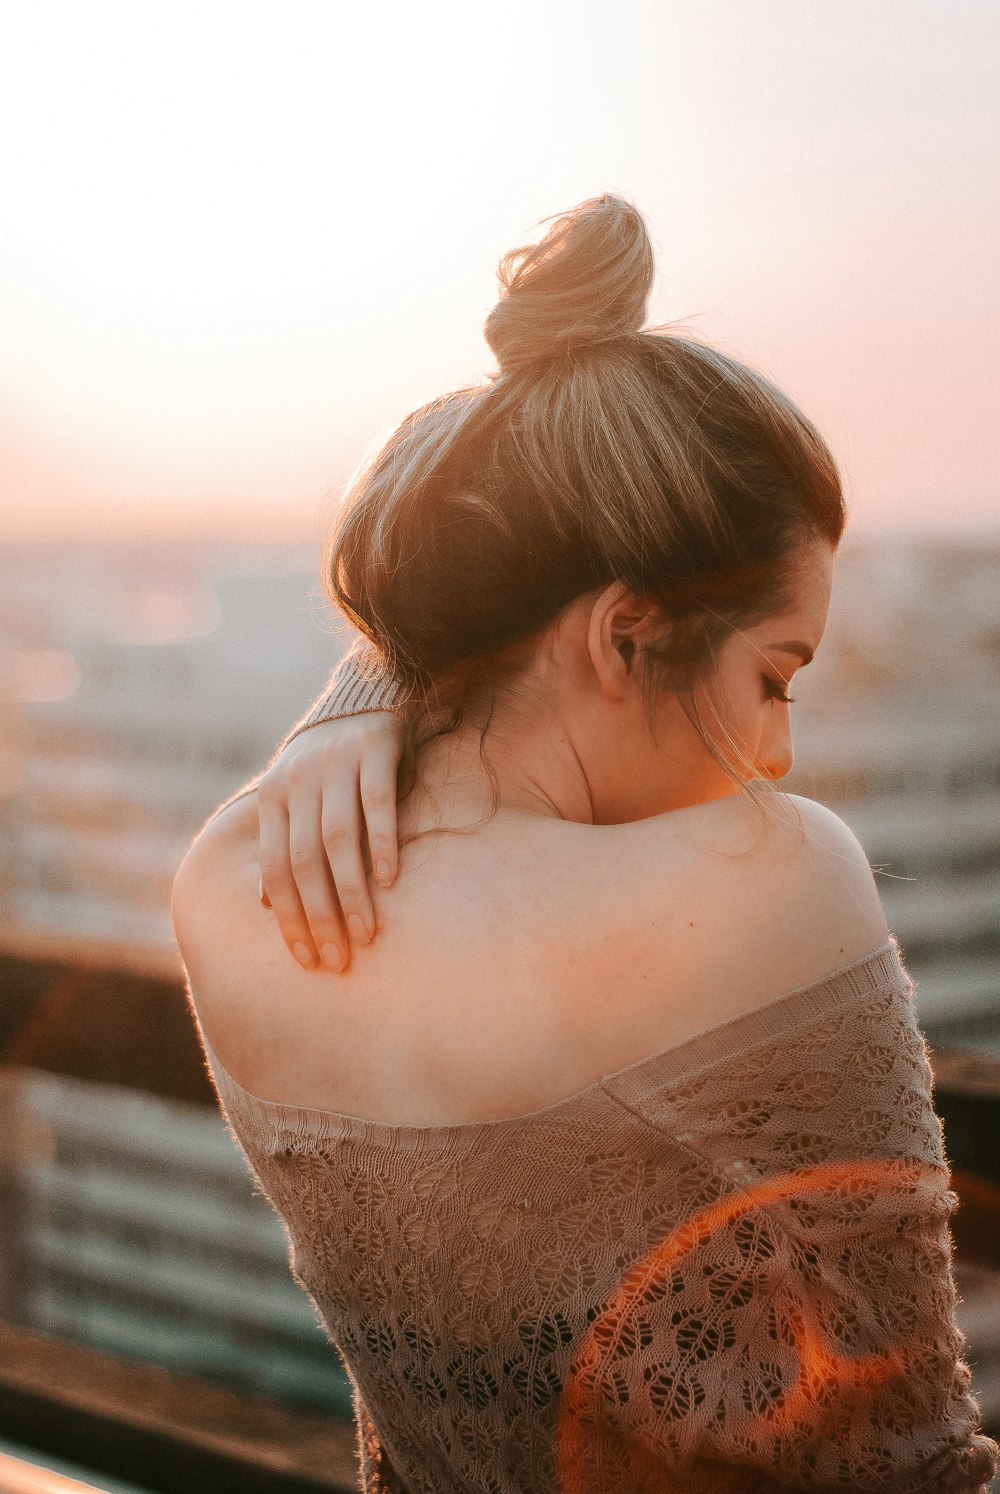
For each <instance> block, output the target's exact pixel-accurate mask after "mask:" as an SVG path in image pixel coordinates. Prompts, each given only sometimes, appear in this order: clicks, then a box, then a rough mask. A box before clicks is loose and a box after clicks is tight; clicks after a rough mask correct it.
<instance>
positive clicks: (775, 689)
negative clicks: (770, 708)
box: [761, 674, 795, 705]
mask: <svg viewBox="0 0 1000 1494" xmlns="http://www.w3.org/2000/svg"><path fill="white" fill-rule="evenodd" d="M761 679H762V680H763V681H764V684H765V685H766V686H767V693H768V695H771V696H773V697H774V699H775V700H780V701H781V702H782V703H783V704H784V705H794V704H795V696H794V695H786V694H785V692H784V690H782V688H781V686H780V685H776V684H775V682H774V680H772V679H771V676H770V675H768V674H763V675H761Z"/></svg>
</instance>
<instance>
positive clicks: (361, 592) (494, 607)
mask: <svg viewBox="0 0 1000 1494" xmlns="http://www.w3.org/2000/svg"><path fill="white" fill-rule="evenodd" d="M652 275H653V257H652V251H651V248H650V243H649V238H648V235H647V232H646V228H645V224H644V222H643V219H642V217H641V216H640V214H639V213H638V211H637V210H636V209H635V208H634V207H632V206H631V205H630V204H629V203H627V202H625V201H623V200H622V199H621V198H618V197H613V196H604V197H601V198H597V199H594V200H593V201H590V202H585V203H583V204H581V205H580V206H579V207H577V208H575V209H573V210H572V211H571V212H569V213H567V214H565V215H563V216H562V217H560V218H558V219H556V220H555V222H554V223H553V225H552V227H551V229H550V230H549V232H548V233H547V234H546V235H545V237H544V238H543V239H542V240H541V242H540V243H539V244H537V245H535V246H532V247H528V248H522V249H516V250H512V251H511V252H510V253H509V254H508V255H506V256H505V257H504V259H503V260H502V261H501V265H500V281H501V286H502V295H501V299H500V301H499V302H498V304H497V306H496V307H495V308H494V310H493V311H492V312H491V313H490V316H489V318H488V319H487V323H486V336H487V340H488V342H489V344H490V346H491V348H492V349H493V351H494V353H495V355H496V357H497V361H498V365H499V369H498V373H497V374H496V375H495V376H493V377H491V379H490V380H489V381H488V382H486V383H484V384H483V385H481V386H477V387H474V388H470V389H463V390H459V391H457V392H456V393H453V394H450V395H446V396H444V397H443V398H441V399H439V400H435V401H433V402H432V403H431V404H430V405H427V406H425V407H424V408H423V409H420V410H418V411H416V412H415V413H414V414H412V415H410V416H409V417H408V418H407V419H406V420H404V421H403V423H402V424H401V425H400V426H399V428H398V429H397V431H396V432H395V433H394V434H393V436H392V437H391V438H390V439H389V441H388V442H387V443H386V444H385V446H383V447H382V449H381V450H380V451H379V452H378V453H377V454H376V456H375V457H374V458H373V459H372V460H371V461H370V462H369V463H368V464H367V466H366V467H365V468H364V470H363V471H362V472H361V473H360V475H359V476H358V477H357V478H356V479H355V481H354V482H353V484H352V485H351V487H350V489H349V491H348V493H347V494H346V496H345V500H344V504H343V508H342V512H341V514H340V515H339V517H338V520H337V522H336V524H335V526H334V527H333V530H332V532H331V535H330V537H329V540H328V542H327V546H326V553H325V557H324V573H325V580H326V585H327V589H328V592H329V594H330V596H331V598H332V599H333V600H334V601H335V602H336V603H337V604H338V605H339V606H340V607H341V608H342V610H343V611H344V612H345V613H346V615H347V616H348V617H349V618H351V619H352V620H353V621H354V622H355V623H356V624H357V626H358V627H359V628H360V629H361V630H362V632H364V633H365V634H366V635H367V636H368V638H369V639H370V640H371V641H372V642H373V643H374V645H375V646H376V648H377V649H378V650H379V651H380V653H381V654H382V656H383V657H384V658H385V660H386V662H387V663H388V665H389V667H390V668H391V669H392V670H393V672H394V673H395V675H396V676H397V677H398V678H399V679H400V680H401V681H402V682H403V683H404V684H405V685H406V686H408V687H409V690H410V693H411V700H412V702H413V715H414V718H415V719H417V718H418V717H422V718H423V719H424V720H425V721H427V720H432V719H436V720H437V722H438V727H437V729H438V730H441V729H447V726H448V725H455V724H458V723H459V722H460V721H461V720H463V719H464V718H465V717H466V716H467V714H468V713H469V712H470V711H476V710H480V709H481V708H483V707H484V706H485V707H486V708H487V709H488V706H489V702H490V701H491V700H492V699H494V698H495V694H496V692H497V690H502V689H505V688H508V687H510V686H512V685H516V681H517V679H518V678H519V677H521V676H522V675H523V672H524V670H525V669H526V668H527V667H529V666H530V663H531V661H532V660H533V659H534V658H535V656H536V653H537V650H538V647H539V645H540V643H541V642H542V641H543V639H544V638H545V637H546V636H551V632H552V629H553V625H554V624H556V623H557V622H558V620H559V619H560V618H562V617H563V616H564V614H566V612H567V609H569V608H571V607H572V606H573V604H580V603H581V602H582V600H583V599H585V598H587V597H588V596H590V597H594V596H595V595H600V594H601V593H602V591H604V590H606V589H607V588H609V587H611V586H612V585H614V584H617V585H618V586H620V587H621V588H623V589H624V592H625V593H627V594H628V596H629V597H630V598H631V599H632V600H633V602H634V604H635V606H636V607H637V608H638V609H640V610H642V611H643V613H644V615H646V616H647V618H648V626H646V627H644V628H643V629H642V631H641V637H640V636H637V638H636V639H635V640H633V643H632V647H633V652H632V654H631V656H630V660H629V667H630V669H631V670H634V671H636V674H635V676H634V677H635V678H636V679H638V680H641V682H642V689H643V693H644V699H645V701H646V703H647V718H648V720H649V724H650V726H651V727H653V726H654V725H655V717H656V712H657V709H658V703H662V702H663V700H664V699H665V698H669V699H670V700H671V701H673V702H674V703H679V704H680V705H681V707H682V708H683V710H684V712H685V715H686V716H687V718H688V720H689V721H690V722H691V724H692V725H693V726H694V728H695V729H696V730H698V731H699V732H700V731H701V730H702V725H701V723H700V714H699V706H698V694H699V684H700V683H703V682H704V681H705V680H706V679H707V678H708V677H709V676H711V675H713V673H714V672H715V671H716V664H717V660H718V658H719V657H720V650H721V649H722V648H723V645H724V644H725V643H726V642H727V640H729V639H730V638H731V637H732V636H733V632H734V629H739V630H742V631H743V632H744V633H746V632H747V631H748V630H752V629H754V628H755V627H756V626H757V625H758V624H760V623H763V622H764V621H765V620H767V619H769V618H772V617H778V616H780V615H781V614H782V613H784V612H787V611H788V609H789V608H790V607H794V605H795V598H796V594H797V591H796V588H797V580H798V577H799V574H800V572H801V565H800V561H801V558H802V557H803V556H805V555H810V554H812V555H817V554H822V553H825V554H826V555H828V556H829V555H831V554H832V553H833V552H834V551H835V549H836V546H837V544H838V543H839V540H840V537H841V534H842V532H843V528H844V523H845V510H844V504H843V498H842V494H841V488H840V482H839V478H838V474H837V470H836V467H835V464H834V462H833V459H832V457H831V455H830V453H829V451H828V449H827V447H826V445H825V444H824V442H823V440H822V438H821V437H820V436H819V435H818V433H817V432H816V430H815V429H814V428H813V426H812V425H811V424H810V422H809V421H808V420H807V419H806V418H805V416H804V415H802V414H801V412H800V411H799V410H797V409H796V407H795V406H794V405H793V404H792V403H791V401H790V400H789V399H788V398H787V397H786V396H785V395H784V394H782V393H781V391H780V390H778V389H777V388H775V387H774V385H772V384H771V383H770V382H769V381H768V380H767V379H765V378H764V377H763V376H762V375H761V374H759V373H757V372H756V371H754V370H752V369H750V368H749V367H747V366H746V365H745V364H743V363H741V362H739V361H738V360H736V359H734V358H731V357H729V356H728V355H726V354H724V353H722V352H720V351H718V350H717V349H714V348H711V347H708V346H706V345H704V344H702V343H700V342H697V341H695V340H693V339H691V338H689V337H682V336H680V335H677V334H676V333H674V332H673V331H671V330H670V328H669V327H666V328H655V329H650V330H646V331H643V330H642V326H643V322H644V320H645V310H646V302H647V299H648V296H649V291H650V288H651V284H652ZM824 615H825V614H824ZM441 723H445V725H444V727H442V725H441ZM707 724H708V725H709V726H710V724H711V723H707ZM713 740H715V737H714V735H713ZM722 755H723V757H725V756H726V753H725V752H723V754H722ZM740 776H745V775H740Z"/></svg>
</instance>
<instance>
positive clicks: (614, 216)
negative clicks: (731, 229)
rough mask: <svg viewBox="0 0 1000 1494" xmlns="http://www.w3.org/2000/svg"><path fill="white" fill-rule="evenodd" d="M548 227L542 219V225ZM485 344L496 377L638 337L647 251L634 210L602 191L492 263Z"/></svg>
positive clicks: (649, 273)
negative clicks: (494, 284)
mask: <svg viewBox="0 0 1000 1494" xmlns="http://www.w3.org/2000/svg"><path fill="white" fill-rule="evenodd" d="M548 221H551V220H549V219H543V222H548ZM497 275H498V278H499V280H500V285H501V287H502V294H501V297H500V300H499V301H498V302H497V304H496V306H494V308H493V310H492V311H491V312H490V314H489V316H488V317H487V319H486V326H485V333H486V341H487V342H488V343H489V345H490V348H491V349H492V350H493V352H494V354H495V355H496V359H497V362H498V363H499V365H500V371H501V373H510V372H512V371H513V370H515V369H518V368H521V367H523V366H524V365H526V364H530V363H534V362H535V361H537V360H538V359H541V358H553V357H559V356H562V355H565V354H568V353H572V352H574V351H575V350H576V349H578V348H585V347H592V346H593V345H594V344H596V343H602V342H613V341H615V340H617V339H618V338H621V337H628V336H630V335H631V334H633V333H635V332H638V331H639V330H640V328H641V327H642V325H643V323H644V321H645V320H646V302H647V301H648V299H649V293H650V290H651V288H652V284H653V249H652V245H651V244H650V242H649V234H648V232H647V230H646V223H645V220H644V219H643V216H642V214H641V213H640V212H639V210H638V208H636V207H633V205H632V204H631V203H630V202H626V200H625V199H624V198H623V197H615V196H612V195H611V194H608V193H606V194H605V195H604V196H602V197H593V198H590V199H589V200H588V201H587V202H581V203H580V204H579V205H578V206H577V207H575V208H571V209H570V211H569V212H567V213H562V214H560V215H559V216H558V217H557V218H556V219H555V221H554V222H553V225H552V227H551V228H550V229H549V231H548V233H547V234H546V235H545V237H544V238H543V239H541V240H540V241H539V242H538V243H537V244H530V245H526V246H524V247H522V248H520V249H511V250H510V252H509V253H507V254H505V255H504V257H503V259H502V260H501V261H500V265H499V268H498V270H497Z"/></svg>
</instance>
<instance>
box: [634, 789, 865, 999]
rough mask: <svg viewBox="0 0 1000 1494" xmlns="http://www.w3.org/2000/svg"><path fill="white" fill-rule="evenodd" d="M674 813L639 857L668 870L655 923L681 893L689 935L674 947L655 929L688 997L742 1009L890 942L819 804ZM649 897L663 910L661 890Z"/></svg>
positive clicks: (740, 800)
mask: <svg viewBox="0 0 1000 1494" xmlns="http://www.w3.org/2000/svg"><path fill="white" fill-rule="evenodd" d="M681 814H682V815H683V818H682V817H681V815H678V816H674V815H667V816H665V817H664V820H665V823H664V825H662V826H660V827H656V828H655V829H654V836H655V837H657V838H656V839H655V840H654V843H653V845H652V846H651V847H649V849H650V850H652V852H653V854H654V856H655V858H656V864H657V865H658V866H660V865H662V866H665V867H666V868H668V873H669V874H668V876H667V879H666V881H667V885H668V886H669V887H670V889H671V891H670V895H669V898H668V900H667V905H666V912H667V915H669V916H673V917H674V920H675V922H676V914H675V911H674V910H675V909H676V907H677V902H676V889H681V888H682V889H683V904H682V906H683V908H684V910H685V913H684V918H683V919H682V920H681V926H682V928H686V930H687V931H688V932H685V934H684V938H683V940H682V941H680V942H679V943H678V942H677V941H674V940H673V936H672V934H671V932H670V928H671V925H670V923H669V922H668V921H667V919H666V918H665V919H664V924H663V927H664V930H665V932H666V936H667V938H668V940H670V941H671V944H670V948H671V958H672V959H677V958H683V959H684V966H685V969H686V970H687V971H688V973H689V975H690V979H691V981H692V984H693V986H696V987H697V988H698V989H699V990H704V989H705V986H706V984H707V985H711V986H713V987H717V988H718V989H719V990H720V991H721V992H722V993H724V996H723V999H724V1000H725V1001H730V1000H735V999H736V997H735V996H731V993H733V992H738V993H741V996H740V999H742V1000H745V1001H746V1002H747V1003H748V1004H750V1005H753V1004H755V1003H757V1002H759V1001H762V1000H764V999H765V998H767V997H768V996H769V995H773V994H775V993H777V992H780V991H785V990H792V989H795V988H797V987H799V986H805V985H810V984H812V983H813V982H814V981H819V980H822V979H824V978H825V977H826V976H828V975H830V974H831V973H832V972H833V971H835V970H837V969H840V968H842V967H844V966H846V965H849V964H852V963H854V962H855V961H858V960H861V959H863V958H864V957H865V956H867V955H869V954H872V953H874V951H875V950H877V949H879V948H880V947H881V946H883V945H884V944H885V943H886V942H887V940H888V939H889V937H890V934H889V928H888V924H887V922H886V918H885V913H884V911H883V908H882V903H881V899H880V898H879V893H878V888H877V886H876V883H875V878H874V875H873V873H872V869H871V866H870V865H869V862H868V857H867V856H866V855H865V851H864V848H863V846H862V845H861V842H860V841H859V839H858V837H857V836H856V835H855V833H854V831H853V830H852V829H851V828H850V826H849V825H848V824H847V823H846V822H845V821H844V820H842V819H841V818H840V816H839V815H837V814H836V813H835V812H834V811H833V810H832V809H829V808H827V806H826V805H825V804H820V803H819V802H818V801H817V800H815V799H809V798H806V797H804V796H803V795H800V794H789V793H784V792H779V793H776V794H774V795H773V797H772V798H771V800H770V801H769V802H768V803H767V804H766V807H765V808H764V809H762V810H759V809H758V808H757V807H756V806H755V805H754V804H753V803H752V802H750V801H749V800H748V799H746V797H745V796H742V795H741V796H735V795H734V796H731V797H730V798H729V799H725V800H719V801H714V802H710V803H706V804H704V805H702V806H698V807H697V809H696V810H692V812H690V813H688V811H682V812H681ZM649 823H650V824H652V822H649ZM661 853H662V854H661ZM651 896H652V897H653V899H654V900H655V903H656V905H657V906H658V907H659V906H661V905H663V902H664V899H663V890H662V884H655V885H653V886H652V887H651ZM685 949H687V950H689V954H688V955H684V954H683V951H684V950H685ZM709 971H711V972H712V975H711V977H709V975H708V972H709ZM723 1015H725V1016H729V1015H732V1011H731V1010H730V1009H729V1008H728V1007H727V1009H726V1010H725V1012H724V1013H723Z"/></svg>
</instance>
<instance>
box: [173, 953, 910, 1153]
mask: <svg viewBox="0 0 1000 1494" xmlns="http://www.w3.org/2000/svg"><path fill="white" fill-rule="evenodd" d="M894 979H895V980H896V981H897V982H898V981H899V980H902V981H903V982H905V985H906V988H907V993H908V994H909V992H911V991H912V985H913V983H912V981H911V980H910V978H909V976H908V975H907V972H906V970H905V968H904V967H903V964H902V959H901V955H900V949H899V944H898V941H897V940H896V938H895V936H894V935H891V934H890V936H889V938H888V939H887V940H886V941H885V942H884V943H883V944H880V945H879V946H878V948H877V949H874V950H872V951H871V952H870V953H869V954H867V955H862V956H861V957H860V958H859V959H856V960H851V961H849V962H848V963H847V964H846V965H840V966H838V967H837V969H835V970H831V971H830V972H829V973H828V974H827V975H824V976H821V977H820V979H819V980H815V981H811V982H810V983H809V984H808V985H805V986H796V987H795V988H794V989H793V990H790V991H785V992H784V993H783V994H782V995H780V996H776V997H771V998H769V999H768V1000H767V1001H764V1002H761V1003H760V1004H758V1005H757V1006H754V1007H750V1008H748V1010H747V1011H745V1012H740V1013H738V1014H737V1015H736V1016H735V1017H728V1018H726V1019H725V1020H723V1021H722V1022H716V1023H714V1024H712V1025H711V1026H710V1027H706V1028H703V1029H702V1030H701V1031H700V1032H697V1033H694V1034H692V1035H691V1036H690V1037H687V1038H682V1039H681V1040H680V1041H679V1042H676V1043H671V1044H670V1045H669V1046H668V1047H666V1048H661V1049H659V1050H658V1051H657V1052H656V1053H650V1054H648V1055H647V1056H646V1057H644V1058H639V1059H636V1060H635V1062H633V1063H630V1064H626V1065H625V1066H624V1068H620V1069H615V1070H613V1071H612V1072H611V1073H608V1074H604V1075H602V1076H601V1078H599V1079H594V1080H593V1081H592V1082H591V1083H589V1084H586V1085H584V1086H583V1087H582V1088H581V1089H577V1090H575V1091H574V1092H573V1093H572V1094H569V1095H565V1096H563V1098H562V1099H559V1100H553V1101H552V1102H551V1103H550V1104H548V1105H542V1106H539V1107H538V1108H536V1109H534V1110H525V1111H520V1112H518V1113H517V1114H515V1115H506V1116H499V1117H497V1118H496V1119H494V1120H478V1121H460V1122H457V1123H455V1124H452V1125H437V1126H413V1125H398V1124H396V1123H394V1122H391V1121H384V1120H377V1119H370V1118H368V1117H366V1116H360V1115H351V1114H349V1113H347V1112H346V1111H340V1110H325V1109H320V1108H318V1107H316V1106H309V1105H294V1104H291V1103H289V1102H287V1101H282V1100H267V1099H264V1098H263V1097H262V1096H261V1095H257V1094H254V1093H253V1092H252V1091H251V1090H248V1089H246V1088H245V1087H244V1086H243V1085H242V1084H240V1082H239V1080H238V1079H235V1078H234V1077H233V1075H232V1074H231V1073H230V1072H229V1070H228V1069H227V1068H226V1066H225V1064H224V1063H223V1062H222V1060H221V1059H220V1058H219V1056H218V1054H217V1053H216V1051H215V1049H214V1048H213V1047H212V1044H211V1042H210V1041H209V1038H208V1035H207V1033H206V1032H205V1030H204V1028H203V1027H202V1026H201V1023H200V1021H199V1024H198V1025H199V1030H200V1032H201V1039H202V1043H203V1044H204V1047H205V1051H206V1054H207V1056H208V1059H209V1063H210V1065H211V1068H212V1070H213V1072H214V1074H215V1079H216V1084H217V1086H218V1089H219V1093H220V1096H221V1098H222V1100H223V1103H224V1105H225V1106H226V1109H227V1111H228V1110H230V1109H231V1108H233V1102H234V1101H235V1103H236V1106H237V1107H238V1108H239V1109H240V1110H241V1111H242V1112H243V1113H244V1115H245V1116H247V1117H248V1119H249V1120H250V1123H251V1126H252V1127H253V1129H255V1130H256V1131H257V1132H258V1133H261V1134H262V1133H263V1132H264V1131H266V1130H268V1129H270V1130H271V1131H274V1130H278V1131H282V1132H294V1133H298V1134H303V1133H316V1132H322V1134H323V1135H324V1137H327V1138H329V1137H333V1136H339V1137H341V1138H343V1139H348V1138H350V1139H354V1140H358V1141H371V1142H376V1143H396V1144H397V1145H398V1144H403V1145H411V1146H412V1145H415V1144H418V1143H419V1142H421V1141H422V1140H433V1139H441V1140H448V1141H460V1140H472V1139H474V1138H475V1137H477V1136H482V1135H485V1134H487V1133H495V1132H501V1131H504V1130H511V1129H514V1128H516V1127H518V1126H521V1125H529V1124H532V1123H534V1122H542V1123H544V1122H546V1121H548V1120H549V1119H551V1118H552V1117H554V1116H555V1115H556V1114H557V1112H560V1111H563V1110H566V1109H569V1108H572V1107H573V1106H574V1105H578V1104H580V1103H581V1102H583V1101H586V1100H588V1099H590V1098H592V1097H593V1096H595V1095H597V1094H598V1093H599V1092H601V1091H603V1092H604V1093H606V1094H608V1095H610V1096H611V1097H612V1098H614V1097H616V1096H618V1095H620V1096H622V1097H627V1095H628V1092H629V1089H630V1087H631V1086H633V1085H634V1084H636V1083H638V1084H639V1087H640V1088H641V1087H642V1085H643V1084H644V1083H645V1082H646V1081H647V1080H649V1079H655V1080H657V1081H662V1080H663V1079H665V1078H667V1077H669V1078H673V1079H678V1078H684V1077H687V1076H688V1075H690V1074H691V1073H693V1072H696V1071H697V1070H699V1069H702V1068H706V1067H709V1066H711V1065H715V1064H718V1063H720V1062H724V1061H725V1060H726V1059H732V1058H734V1057H736V1056H737V1055H739V1054H741V1053H745V1052H747V1051H749V1050H750V1049H752V1048H753V1047H754V1046H755V1045H759V1044H761V1043H766V1042H768V1041H772V1040H773V1039H774V1038H776V1037H780V1036H782V1035H783V1034H786V1033H788V1032H789V1031H790V1030H792V1029H794V1028H796V1027H798V1026H800V1025H801V1024H802V1023H803V1022H805V1021H808V1020H810V1019H812V1018H817V1017H822V1016H823V1015H824V1014H826V1013H827V1012H828V1011H829V1010H830V1008H831V1004H832V1002H833V1001H835V1000H838V999H839V1002H840V1004H842V1003H843V996H844V987H845V986H846V987H847V989H848V997H849V999H852V1000H860V999H862V998H866V997H871V996H873V995H875V994H876V993H877V992H878V991H879V990H881V989H883V988H884V987H885V986H886V985H887V984H889V983H891V982H892V981H893V980H894ZM254 1112H257V1113H258V1114H260V1115H261V1116H263V1115H266V1116H267V1118H268V1120H267V1125H262V1124H260V1123H258V1124H257V1125H256V1126H254V1125H253V1122H254Z"/></svg>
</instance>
